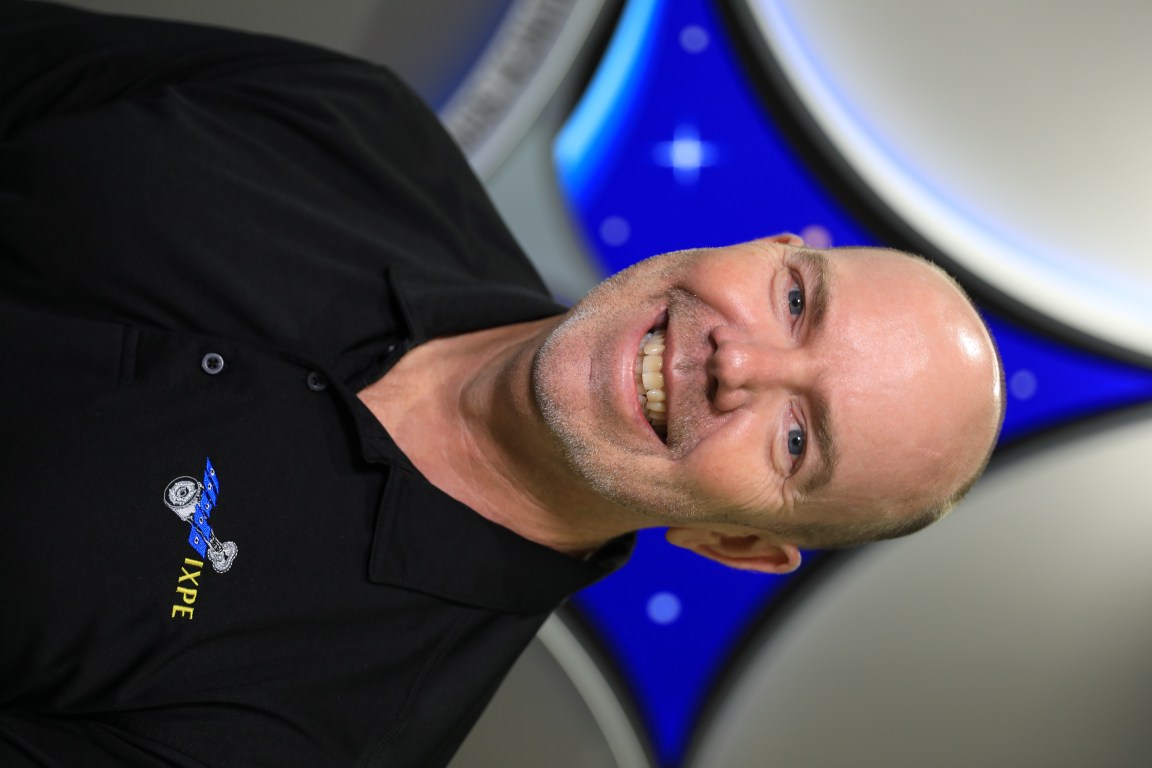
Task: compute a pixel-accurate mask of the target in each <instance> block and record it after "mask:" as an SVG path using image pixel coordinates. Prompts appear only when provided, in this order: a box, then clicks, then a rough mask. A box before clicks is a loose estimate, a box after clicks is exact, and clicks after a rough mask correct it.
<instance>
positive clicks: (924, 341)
mask: <svg viewBox="0 0 1152 768" xmlns="http://www.w3.org/2000/svg"><path fill="white" fill-rule="evenodd" d="M793 256H794V258H797V259H799V260H800V264H801V265H802V267H803V268H805V269H809V270H812V269H819V270H821V271H822V278H823V279H822V282H823V285H824V290H825V291H826V294H827V295H826V298H825V302H824V317H823V318H822V322H821V323H820V327H819V330H818V331H817V332H816V333H815V334H814V337H813V338H812V339H810V340H809V342H808V343H810V344H811V351H812V354H813V355H814V356H816V357H817V359H818V360H819V361H820V365H821V371H820V377H819V382H818V385H817V389H818V390H819V391H820V393H821V396H822V398H823V400H824V402H825V403H826V415H827V418H828V420H829V421H830V422H831V424H833V425H834V426H833V427H832V431H833V432H834V434H835V437H834V441H835V446H836V450H837V453H838V455H839V460H838V462H837V468H836V472H835V475H834V477H833V479H832V481H831V483H829V484H828V485H827V486H826V487H824V488H822V489H821V490H820V491H817V492H816V493H815V494H813V495H812V497H811V498H810V501H811V502H818V503H822V504H826V505H829V506H832V507H835V508H836V509H838V510H841V511H842V510H852V511H853V512H852V514H853V515H854V516H858V514H859V512H860V510H861V509H862V508H864V507H873V506H874V505H875V504H877V503H879V502H880V501H882V500H888V501H891V502H895V501H903V502H912V501H913V500H918V499H922V498H924V497H931V496H935V495H936V494H935V493H934V491H935V489H936V488H937V487H938V486H939V485H940V484H941V483H942V482H943V483H947V482H948V481H949V478H950V477H951V475H952V472H951V465H952V464H953V463H954V462H953V459H952V454H954V453H955V451H954V449H953V439H952V438H953V437H954V436H955V433H956V431H957V430H958V429H960V427H961V426H962V424H960V423H959V422H958V421H957V419H956V418H955V416H956V415H957V414H958V413H960V412H963V411H964V410H965V409H964V408H963V407H960V408H956V407H954V405H953V404H959V405H961V406H962V404H963V401H964V400H965V399H967V398H970V397H971V392H970V391H966V390H965V383H964V377H963V376H957V375H956V374H957V373H959V372H958V371H957V370H956V367H955V366H954V365H952V364H951V363H950V360H952V359H953V358H954V357H955V347H956V344H955V338H956V333H955V331H956V325H957V317H958V316H961V315H962V314H963V313H962V312H959V310H961V309H962V306H961V305H959V304H957V303H956V301H955V299H956V296H955V295H953V289H952V287H951V285H950V283H949V282H948V281H947V280H946V279H945V278H943V277H942V276H940V275H939V274H938V273H937V272H936V270H935V269H934V268H932V267H930V266H929V265H927V264H926V263H924V262H921V261H919V260H917V259H914V258H911V257H908V256H905V255H903V254H898V253H893V252H891V251H885V250H880V249H837V250H833V251H826V252H821V253H812V252H805V251H802V250H801V251H798V252H797V253H795V254H794V255H793ZM821 258H822V259H823V264H819V263H818V262H820V261H821ZM814 426H815V427H816V429H817V430H819V429H820V428H826V427H827V425H814Z"/></svg>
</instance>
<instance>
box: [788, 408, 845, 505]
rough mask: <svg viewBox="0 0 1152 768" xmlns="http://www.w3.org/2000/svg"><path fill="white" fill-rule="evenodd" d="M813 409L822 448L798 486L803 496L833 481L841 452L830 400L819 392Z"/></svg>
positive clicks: (818, 438)
mask: <svg viewBox="0 0 1152 768" xmlns="http://www.w3.org/2000/svg"><path fill="white" fill-rule="evenodd" d="M811 400H812V410H813V412H814V416H815V418H814V419H813V421H815V422H816V429H815V430H814V431H815V433H816V445H817V447H818V448H819V449H820V450H819V451H818V452H817V453H818V455H817V456H816V460H815V465H814V468H813V469H811V470H810V471H809V472H806V473H805V475H806V476H805V477H804V479H803V480H801V481H800V482H799V483H798V484H797V486H796V491H797V493H799V494H800V496H802V497H808V496H811V495H812V494H814V493H816V491H818V490H820V489H821V488H823V487H824V486H826V485H828V483H830V482H832V475H834V474H835V473H836V464H837V462H839V460H840V454H839V453H838V452H837V450H836V441H835V439H834V438H833V430H832V418H831V414H830V412H829V409H828V401H827V399H825V397H824V395H823V394H821V393H819V392H813V393H812V396H811Z"/></svg>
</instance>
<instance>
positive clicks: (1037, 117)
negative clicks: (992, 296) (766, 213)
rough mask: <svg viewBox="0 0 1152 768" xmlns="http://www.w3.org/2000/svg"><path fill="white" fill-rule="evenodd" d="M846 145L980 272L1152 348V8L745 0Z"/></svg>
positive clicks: (866, 174) (884, 192)
mask: <svg viewBox="0 0 1152 768" xmlns="http://www.w3.org/2000/svg"><path fill="white" fill-rule="evenodd" d="M746 3H747V5H748V7H749V9H750V10H751V12H752V14H751V15H752V17H753V18H754V19H755V23H756V24H757V26H758V27H759V31H760V33H761V34H762V36H763V38H764V40H765V41H766V42H767V44H768V48H769V50H770V52H771V54H772V55H773V57H774V58H775V59H776V61H777V62H778V63H779V65H780V67H781V68H782V69H783V71H784V73H785V74H786V76H787V77H788V79H789V80H790V82H791V84H792V86H793V87H794V88H795V90H796V91H797V94H798V96H799V97H800V99H801V101H802V102H803V103H804V105H805V107H806V108H807V110H808V111H809V112H810V114H811V115H812V116H813V118H814V119H815V120H816V122H817V124H818V125H819V126H820V128H821V130H822V131H823V132H824V133H825V135H826V136H827V137H828V138H829V139H830V140H831V142H832V143H833V145H834V146H835V147H836V149H837V151H838V152H839V153H840V154H841V155H842V156H843V157H844V158H845V159H846V160H847V161H848V163H849V164H850V165H851V166H852V167H853V168H854V170H855V171H856V172H857V173H858V174H859V175H860V176H861V177H862V178H863V180H864V181H865V182H866V183H867V184H868V185H869V186H870V187H871V188H872V189H873V190H875V192H876V193H877V194H878V195H879V196H880V198H881V199H882V200H883V201H884V202H885V203H886V204H887V205H888V206H889V207H891V208H892V209H893V210H894V211H895V212H896V213H897V214H898V215H899V216H900V217H901V218H902V219H903V220H905V221H907V222H908V223H909V224H911V225H912V226H913V227H914V228H915V229H916V230H917V231H919V232H920V233H921V234H922V235H923V236H925V237H926V238H927V239H928V240H929V241H931V242H933V243H934V244H935V245H936V246H937V247H939V248H940V249H941V251H942V252H943V253H945V254H947V255H948V256H950V257H952V258H955V259H956V260H958V261H959V262H961V263H963V264H964V266H965V267H966V268H968V269H969V270H971V272H972V273H973V274H975V275H976V276H977V277H978V278H980V279H982V280H985V281H987V282H988V283H989V284H991V285H993V286H995V287H996V288H998V289H1000V290H1002V291H1004V292H1005V293H1007V294H1008V295H1010V296H1013V297H1015V298H1016V299H1018V300H1020V301H1022V302H1024V303H1025V304H1028V305H1031V306H1032V307H1034V308H1036V309H1039V310H1040V311H1042V312H1044V313H1046V314H1048V315H1050V316H1051V317H1054V318H1056V319H1057V320H1059V321H1061V322H1063V323H1065V324H1067V325H1070V326H1072V327H1074V328H1077V329H1080V330H1083V331H1086V332H1087V333H1089V334H1092V335H1096V336H1099V337H1100V338H1103V339H1105V340H1107V341H1109V342H1111V343H1113V344H1117V345H1120V346H1122V347H1126V348H1128V349H1131V350H1134V351H1137V352H1140V353H1143V354H1152V244H1150V240H1149V238H1148V237H1147V235H1146V230H1145V228H1144V223H1145V220H1146V218H1147V216H1148V211H1149V210H1152V184H1149V181H1148V180H1149V179H1150V178H1152V146H1150V142H1149V140H1148V137H1149V136H1150V135H1152V101H1150V100H1149V99H1148V98H1147V97H1146V94H1147V91H1148V86H1149V83H1150V82H1152V46H1149V45H1148V30H1150V29H1152V4H1149V3H1146V2H1141V1H1140V0H1101V1H1100V2H1095V3H1069V2H1048V1H1047V0H1014V1H1013V2H1002V1H1001V0H967V1H966V2H952V1H951V0H949V2H944V1H943V0H935V1H932V0H929V1H927V2H925V1H924V0H875V1H874V2H869V3H859V2H853V0H746Z"/></svg>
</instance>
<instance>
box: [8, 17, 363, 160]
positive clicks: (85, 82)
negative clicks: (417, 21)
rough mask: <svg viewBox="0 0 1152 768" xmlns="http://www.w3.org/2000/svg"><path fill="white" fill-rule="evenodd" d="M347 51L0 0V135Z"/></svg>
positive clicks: (201, 27)
mask: <svg viewBox="0 0 1152 768" xmlns="http://www.w3.org/2000/svg"><path fill="white" fill-rule="evenodd" d="M344 58H345V57H344V56H342V55H341V54H337V53H335V52H331V51H326V50H324V49H320V48H315V47H313V46H309V45H305V44H303V43H296V42H291V41H288V40H282V39H278V38H274V37H267V36H261V35H253V34H250V33H243V32H234V31H230V30H224V29H218V28H214V27H206V26H195V25H188V24H181V23H177V22H169V21H161V20H153V19H138V18H129V17H122V16H113V15H105V14H97V13H90V12H87V11H81V10H77V9H74V8H68V7H65V6H59V5H54V4H52V3H48V2H41V1H40V0H35V1H30V0H0V138H3V137H8V136H11V135H14V134H15V133H17V132H19V131H20V130H21V128H23V127H25V126H27V125H29V124H31V123H35V122H37V121H41V120H45V119H48V118H52V117H57V116H64V115H71V114H76V113H81V112H85V111H89V110H93V109H97V108H99V107H101V106H103V105H105V104H108V103H110V102H114V101H117V100H120V99H124V98H129V97H132V96H136V95H140V94H141V93H146V92H148V91H152V90H155V89H159V88H163V87H165V86H168V85H175V84H181V83H189V82H194V81H203V80H211V79H216V78H221V77H229V76H234V75H236V74H239V73H243V72H245V71H250V70H255V69H260V68H263V67H268V66H276V65H278V64H280V63H282V62H285V61H292V62H296V63H299V62H301V61H308V60H339V59H344Z"/></svg>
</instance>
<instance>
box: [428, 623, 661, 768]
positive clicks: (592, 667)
mask: <svg viewBox="0 0 1152 768" xmlns="http://www.w3.org/2000/svg"><path fill="white" fill-rule="evenodd" d="M651 765H652V764H651V763H650V762H649V761H648V757H647V755H646V753H645V751H644V746H643V742H642V741H641V739H640V737H639V736H638V735H637V734H636V731H635V730H634V729H633V727H632V724H631V721H630V720H629V718H628V715H627V712H626V711H625V709H624V706H623V705H622V704H621V702H620V700H619V699H618V698H617V697H616V694H615V693H614V692H613V690H612V687H611V685H610V684H609V683H608V681H607V680H606V679H605V678H604V675H603V673H602V672H601V671H600V669H599V667H598V666H597V665H596V662H595V661H594V660H593V659H592V657H591V655H590V654H589V653H588V651H587V650H586V649H585V648H584V647H583V646H582V645H581V644H580V641H579V640H578V639H577V638H576V637H575V636H574V635H573V634H572V632H571V631H570V630H569V629H568V628H567V627H566V626H565V625H564V622H563V621H561V620H560V619H559V618H557V617H556V616H553V617H551V618H550V619H548V621H547V622H546V623H545V624H544V626H543V627H541V629H540V632H539V633H538V634H537V636H536V640H534V641H533V642H532V644H531V645H530V646H529V647H528V649H527V650H526V651H525V652H524V655H523V656H521V657H520V659H519V660H518V661H517V662H516V665H515V666H514V667H513V668H512V671H511V672H510V673H509V675H508V677H507V679H505V681H504V684H503V685H502V686H501V687H500V690H499V691H497V693H496V696H495V698H494V699H493V700H492V703H491V705H490V706H489V707H488V709H487V710H485V712H484V714H483V715H482V716H481V718H480V721H479V722H478V723H477V724H476V727H475V728H474V729H473V731H472V733H471V734H469V736H468V738H467V739H466V740H465V742H464V744H463V745H462V746H461V748H460V751H459V752H458V753H457V755H456V757H455V758H454V759H453V760H452V762H451V763H450V768H495V767H496V766H501V767H506V768H512V767H513V766H525V767H527V766H549V767H550V768H651Z"/></svg>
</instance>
